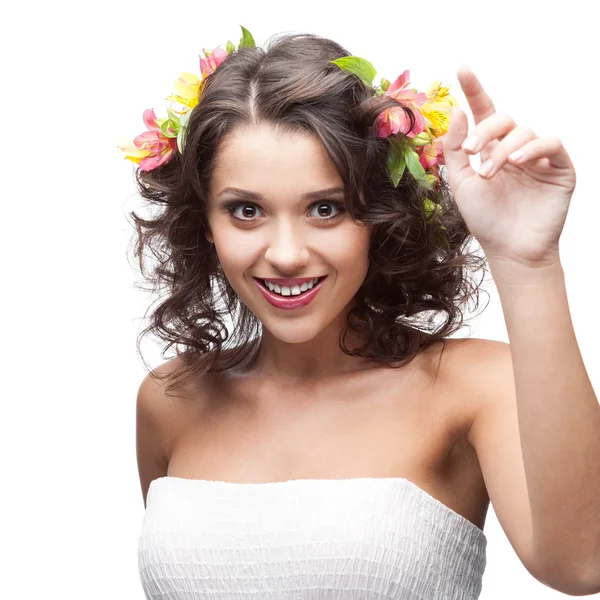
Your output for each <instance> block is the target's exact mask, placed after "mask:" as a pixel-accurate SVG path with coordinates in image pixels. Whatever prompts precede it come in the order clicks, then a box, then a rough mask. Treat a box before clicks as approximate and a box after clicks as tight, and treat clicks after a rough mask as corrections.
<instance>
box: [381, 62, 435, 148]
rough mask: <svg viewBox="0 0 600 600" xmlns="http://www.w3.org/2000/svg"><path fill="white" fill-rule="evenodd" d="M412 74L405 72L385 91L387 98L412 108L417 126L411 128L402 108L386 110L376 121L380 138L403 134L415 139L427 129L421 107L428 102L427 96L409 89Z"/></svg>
mask: <svg viewBox="0 0 600 600" xmlns="http://www.w3.org/2000/svg"><path fill="white" fill-rule="evenodd" d="M409 77H410V72H409V71H408V70H406V71H404V73H402V75H400V76H399V77H398V78H397V79H396V81H394V83H392V85H390V87H389V88H388V89H387V90H386V91H385V94H384V95H385V96H390V97H391V98H393V99H394V100H396V101H397V102H399V103H400V104H403V105H404V106H406V107H408V108H410V109H411V110H412V112H413V114H414V116H415V124H414V126H413V128H412V129H411V128H410V119H409V117H408V115H407V114H406V112H405V111H404V110H403V109H402V108H401V107H398V108H395V107H394V108H386V109H385V110H384V111H383V112H382V113H381V114H380V115H379V116H378V117H377V121H376V132H377V136H378V137H388V136H389V135H392V134H396V133H403V134H404V135H406V136H407V137H414V136H415V135H418V134H419V133H421V132H422V131H423V130H424V129H425V120H424V118H423V115H422V114H421V111H420V110H419V107H420V106H422V105H423V104H425V102H427V94H425V93H424V92H416V91H415V90H413V89H407V88H408V85H409V83H410V81H409Z"/></svg>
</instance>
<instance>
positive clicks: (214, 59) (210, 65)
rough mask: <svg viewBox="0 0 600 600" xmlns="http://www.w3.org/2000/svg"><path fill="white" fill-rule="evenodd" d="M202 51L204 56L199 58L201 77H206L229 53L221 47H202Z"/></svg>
mask: <svg viewBox="0 0 600 600" xmlns="http://www.w3.org/2000/svg"><path fill="white" fill-rule="evenodd" d="M202 52H204V54H205V55H206V58H200V73H202V79H206V78H207V77H208V76H209V75H210V74H211V73H213V72H214V71H215V70H216V69H217V67H218V66H219V65H220V64H221V63H222V62H223V61H224V60H225V59H226V58H227V57H228V56H229V53H228V52H227V50H223V48H215V49H214V50H206V49H205V48H202Z"/></svg>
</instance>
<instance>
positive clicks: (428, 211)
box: [423, 198, 437, 223]
mask: <svg viewBox="0 0 600 600" xmlns="http://www.w3.org/2000/svg"><path fill="white" fill-rule="evenodd" d="M436 207H437V204H436V203H435V202H433V201H432V200H431V199H430V198H425V200H423V209H424V210H425V222H426V223H431V220H432V219H433V215H434V214H435V211H436Z"/></svg>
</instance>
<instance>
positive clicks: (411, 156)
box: [404, 146, 429, 187]
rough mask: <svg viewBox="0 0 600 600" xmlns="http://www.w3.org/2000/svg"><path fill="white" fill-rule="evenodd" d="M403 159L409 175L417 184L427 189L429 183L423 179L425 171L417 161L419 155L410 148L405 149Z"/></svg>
mask: <svg viewBox="0 0 600 600" xmlns="http://www.w3.org/2000/svg"><path fill="white" fill-rule="evenodd" d="M404 158H405V160H406V166H407V167H408V170H409V171H410V173H411V175H412V176H413V177H414V178H415V179H416V180H417V182H418V183H420V184H421V185H424V186H425V187H429V183H428V182H427V179H426V177H425V169H424V168H423V165H422V164H421V163H420V161H419V155H418V154H417V153H416V151H415V150H413V149H412V148H411V147H410V146H407V147H406V150H405V151H404Z"/></svg>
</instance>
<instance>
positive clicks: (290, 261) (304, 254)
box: [265, 222, 309, 276]
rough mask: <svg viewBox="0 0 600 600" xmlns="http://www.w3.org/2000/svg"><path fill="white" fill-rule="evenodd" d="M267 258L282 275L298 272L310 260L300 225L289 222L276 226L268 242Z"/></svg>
mask: <svg viewBox="0 0 600 600" xmlns="http://www.w3.org/2000/svg"><path fill="white" fill-rule="evenodd" d="M265 260H267V261H268V262H269V263H271V265H272V266H273V270H274V271H275V272H277V273H281V274H282V275H284V276H285V275H294V274H295V273H298V272H299V271H300V270H302V268H303V267H304V266H306V264H308V260H309V252H308V248H307V246H306V240H305V237H304V235H303V233H302V232H301V231H300V230H299V228H298V227H293V226H292V225H291V224H290V223H288V222H281V223H280V224H279V225H277V226H275V228H274V230H273V233H272V234H271V237H270V239H269V241H268V244H267V249H266V251H265Z"/></svg>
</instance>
